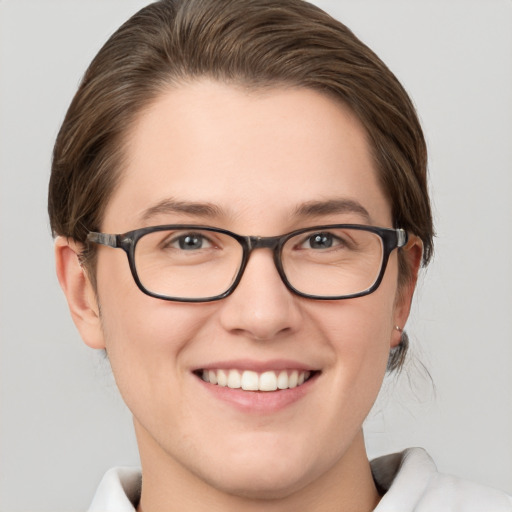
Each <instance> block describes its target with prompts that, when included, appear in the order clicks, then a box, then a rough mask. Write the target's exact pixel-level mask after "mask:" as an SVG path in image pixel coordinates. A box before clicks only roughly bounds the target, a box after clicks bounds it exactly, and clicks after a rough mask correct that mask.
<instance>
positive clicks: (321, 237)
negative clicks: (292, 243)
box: [302, 232, 341, 249]
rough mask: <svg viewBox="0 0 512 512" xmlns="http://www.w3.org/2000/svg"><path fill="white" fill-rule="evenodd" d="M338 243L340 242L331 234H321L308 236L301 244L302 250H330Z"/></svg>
mask: <svg viewBox="0 0 512 512" xmlns="http://www.w3.org/2000/svg"><path fill="white" fill-rule="evenodd" d="M340 243H341V240H340V239H339V238H338V237H336V236H334V235H333V234H332V233H328V232H321V233H313V234H311V235H309V236H308V237H307V238H306V240H304V242H303V243H302V247H303V248H304V249H330V248H331V247H333V246H334V245H340Z"/></svg>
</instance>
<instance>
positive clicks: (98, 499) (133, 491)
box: [88, 467, 142, 512]
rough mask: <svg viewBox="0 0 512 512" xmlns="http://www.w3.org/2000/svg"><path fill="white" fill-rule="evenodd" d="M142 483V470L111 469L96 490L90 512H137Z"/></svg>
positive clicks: (129, 468) (134, 468)
mask: <svg viewBox="0 0 512 512" xmlns="http://www.w3.org/2000/svg"><path fill="white" fill-rule="evenodd" d="M141 481H142V476H141V470H140V468H136V467H118V468H112V469H109V470H108V471H107V472H106V473H105V476H104V477H103V479H102V480H101V482H100V485H99V487H98V489H97V490H96V494H95V495H94V498H93V500H92V503H91V506H90V507H89V509H88V512H135V508H136V506H137V504H138V502H139V498H140V489H141Z"/></svg>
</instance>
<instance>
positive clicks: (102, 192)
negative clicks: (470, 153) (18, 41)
mask: <svg viewBox="0 0 512 512" xmlns="http://www.w3.org/2000/svg"><path fill="white" fill-rule="evenodd" d="M200 77H210V78H213V79H215V80H220V81H224V82H227V83H234V84H241V85H243V86H246V87H251V88H262V87H272V86H282V85H284V86H286V85H289V86H299V87H306V88H311V89H315V90H317V91H320V92H323V93H325V94H329V95H331V96H333V97H335V98H338V99H339V100H341V101H343V102H344V103H345V104H346V105H348V106H349V107H350V108H351V109H352V111H353V112H354V113H355V114H356V115H357V117H358V118H359V120H360V121H361V122H362V124H363V125H364V127H365V128H366V131H367V133H368V136H369V141H370V146H371V149H372V152H373V156H374V159H375V163H376V168H377V170H378V172H379V177H380V181H381V184H382V186H383V189H384V191H385V193H386V194H387V197H388V199H389V201H390V204H391V208H392V217H393V222H394V225H395V226H396V227H401V228H404V229H406V230H408V231H410V232H412V233H414V234H416V235H417V236H419V237H420V238H421V240H422V241H423V247H424V252H423V263H424V264H426V263H427V262H428V261H429V259H430V256H431V253H432V239H433V225H432V214H431V209H430V202H429V196H428V189H427V152H426V145H425V140H424V137H423V133H422V130H421V126H420V123H419V121H418V118H417V115H416V112H415V109H414V106H413V104H412V102H411V100H410V99H409V97H408V95H407V93H406V92H405V90H404V89H403V87H402V86H401V84H400V83H399V82H398V80H397V79H396V77H395V76H394V75H393V73H391V71H390V70H389V69H388V68H387V67H386V65H385V64H384V63H383V62H382V61H381V60H380V59H379V58H378V57H377V56H376V55H375V53H374V52H372V51H371V50H370V49H369V48H368V47H367V46H366V45H364V44H363V43H362V42H361V41H360V40H359V39H358V38H357V37H356V36H355V35H354V34H353V33H352V32H351V31H350V30H349V29H348V28H347V27H346V26H344V25H343V24H342V23H340V22H338V21H336V20H335V19H333V18H332V17H330V16H329V15H328V14H326V13H325V12H323V11H322V10H321V9H319V8H317V7H315V6H313V5H311V4H309V3H307V2H304V1H301V0H160V1H158V2H155V3H153V4H150V5H148V6H147V7H145V8H143V9H142V10H140V11H139V12H138V13H137V14H135V15H134V16H133V17H132V18H130V19H129V20H128V21H127V22H126V23H125V24H124V25H122V26H121V27H120V28H119V30H117V32H115V33H114V34H113V35H112V37H111V38H110V39H109V40H108V41H107V43H106V44H105V45H104V46H103V48H102V49H101V50H100V51H99V53H98V54H97V56H96V57H95V58H94V60H93V61H92V63H91V65H90V66H89V68H88V70H87V71H86V73H85V75H84V78H83V80H82V82H81V84H80V86H79V89H78V91H77V93H76V95H75V97H74V99H73V101H72V103H71V105H70V107H69V110H68V112H67V115H66V118H65V120H64V122H63V124H62V127H61V129H60V132H59V134H58V137H57V140H56V143H55V148H54V154H53V164H52V174H51V179H50V188H49V201H48V210H49V215H50V223H51V227H52V231H53V234H54V235H64V236H67V237H71V238H73V239H75V240H77V241H79V242H85V240H86V236H87V233H88V231H90V230H100V229H101V222H102V217H103V213H104V210H105V207H106V204H107V202H108V200H109V197H110V196H111V194H112V192H113V190H114V188H115V186H116V183H117V182H118V180H119V176H120V174H121V170H122V167H123V154H124V151H123V149H124V148H123V142H124V139H125V138H126V137H125V134H126V133H127V132H128V131H129V129H130V127H131V126H132V125H133V122H134V120H135V119H136V118H137V115H138V114H139V113H140V112H141V111H142V110H143V109H145V108H147V107H148V106H149V105H150V104H151V103H152V102H153V101H154V100H155V99H156V98H158V96H159V95H160V94H162V92H163V91H164V90H165V89H167V88H168V87H169V85H170V84H183V83H186V82H189V81H191V80H194V79H196V78H200ZM399 261H400V278H401V280H402V281H403V280H406V279H407V277H408V276H409V275H410V274H409V269H408V267H407V265H406V264H405V259H404V258H403V256H401V255H400V256H399ZM93 274H94V272H93ZM92 278H93V279H94V276H92Z"/></svg>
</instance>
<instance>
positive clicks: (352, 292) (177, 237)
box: [87, 224, 409, 302]
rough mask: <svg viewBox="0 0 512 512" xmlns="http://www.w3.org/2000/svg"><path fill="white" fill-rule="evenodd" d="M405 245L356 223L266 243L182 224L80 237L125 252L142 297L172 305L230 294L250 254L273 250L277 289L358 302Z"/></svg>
mask: <svg viewBox="0 0 512 512" xmlns="http://www.w3.org/2000/svg"><path fill="white" fill-rule="evenodd" d="M408 238H409V237H408V234H407V232H406V231H405V230H403V229H389V228H380V227H374V226H363V225H357V224H332V225H326V226H315V227H308V228H304V229H299V230H296V231H292V232H291V233H287V234H285V235H281V236H269V237H260V236H241V235H237V234H236V233H232V232H231V231H227V230H225V229H220V228H213V227H209V226H196V225H185V224H173V225H166V226H154V227H148V228H142V229H136V230H134V231H129V232H128V233H124V234H116V235H112V234H107V233H96V232H89V234H88V235H87V240H88V241H90V242H94V243H97V244H101V245H106V246H108V247H113V248H120V249H123V250H124V251H125V252H126V254H127V256H128V262H129V265H130V270H131V273H132V275H133V278H134V280H135V282H136V283H137V286H138V287H139V288H140V290H141V291H142V292H144V293H145V294H147V295H150V296H151V297H156V298H159V299H163V300H171V301H179V302H210V301H214V300H219V299H223V298H225V297H227V296H228V295H230V294H231V293H232V292H233V291H234V290H235V288H236V287H237V285H238V284H239V282H240V280H241V279H242V275H243V273H244V270H245V268H246V266H247V262H248V261H249V257H250V255H251V252H252V251H253V250H254V249H270V250H272V251H273V257H274V263H275V266H276V268H277V271H278V273H279V275H280V276H281V279H282V281H283V283H284V284H285V285H286V286H287V288H288V289H289V290H290V291H292V292H293V293H295V294H297V295H300V296H301V297H307V298H310V299H318V300H338V299H349V298H354V297H361V296H363V295H368V294H369V293H372V292H374V291H375V290H376V289H377V288H378V286H379V285H380V283H381V281H382V277H383V276H384V272H385V270H386V265H387V262H388V259H389V255H390V253H391V251H393V250H394V249H396V248H398V247H403V246H404V245H405V244H406V243H407V241H408ZM263 286H264V283H263Z"/></svg>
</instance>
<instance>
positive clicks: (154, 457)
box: [136, 425, 380, 512]
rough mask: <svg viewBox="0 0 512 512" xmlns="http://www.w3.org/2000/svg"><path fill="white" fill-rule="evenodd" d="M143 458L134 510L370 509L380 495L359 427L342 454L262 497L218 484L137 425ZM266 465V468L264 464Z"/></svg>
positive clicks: (275, 511) (319, 511) (351, 511)
mask: <svg viewBox="0 0 512 512" xmlns="http://www.w3.org/2000/svg"><path fill="white" fill-rule="evenodd" d="M136 432H137V438H138V442H139V449H140V453H141V463H142V476H143V478H142V493H141V500H140V504H139V507H138V509H137V511H138V512H155V511H161V510H166V511H168V512H174V511H176V512H178V511H179V512H221V511H222V512H235V511H236V512H240V511H243V512H288V511H290V512H291V511H295V510H308V512H335V511H340V510H343V511H344V512H366V511H368V512H370V511H371V510H373V509H374V508H375V507H376V505H377V503H378V501H379V499H380V497H379V494H378V492H377V489H376V487H375V483H374V481H373V477H372V474H371V469H370V464H369V461H368V458H367V456H366V451H365V447H364V440H363V434H362V432H359V433H358V434H357V435H356V437H355V438H354V440H353V442H352V444H351V445H350V446H349V448H348V450H347V451H346V452H345V453H344V455H343V457H341V458H340V460H338V461H337V462H336V463H335V464H334V466H333V467H331V468H329V469H327V471H325V472H324V473H322V474H321V475H320V476H319V477H317V478H316V479H314V480H312V481H310V482H307V483H305V484H300V485H298V486H296V487H295V488H293V489H291V490H290V489H289V490H285V491H282V492H279V491H278V492H277V493H275V495H274V496H272V494H267V495H266V496H265V498H261V497H260V496H261V494H260V493H258V495H257V497H255V496H254V495H252V496H251V495H250V493H247V492H244V490H239V489H235V490H232V489H219V488H218V487H215V486H213V485H211V484H210V483H209V482H207V481H205V479H203V478H200V477H199V476H198V475H196V474H194V473H193V472H192V471H190V470H189V469H188V468H186V467H184V466H183V465H182V464H180V463H179V462H178V461H176V460H175V459H174V458H172V457H170V456H169V455H168V454H166V453H163V450H162V449H161V448H160V446H158V445H157V444H156V443H155V442H154V440H153V439H151V438H149V437H150V436H149V434H148V433H147V431H145V430H144V429H143V427H141V426H140V425H136ZM269 469H270V470H271V468H269Z"/></svg>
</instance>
